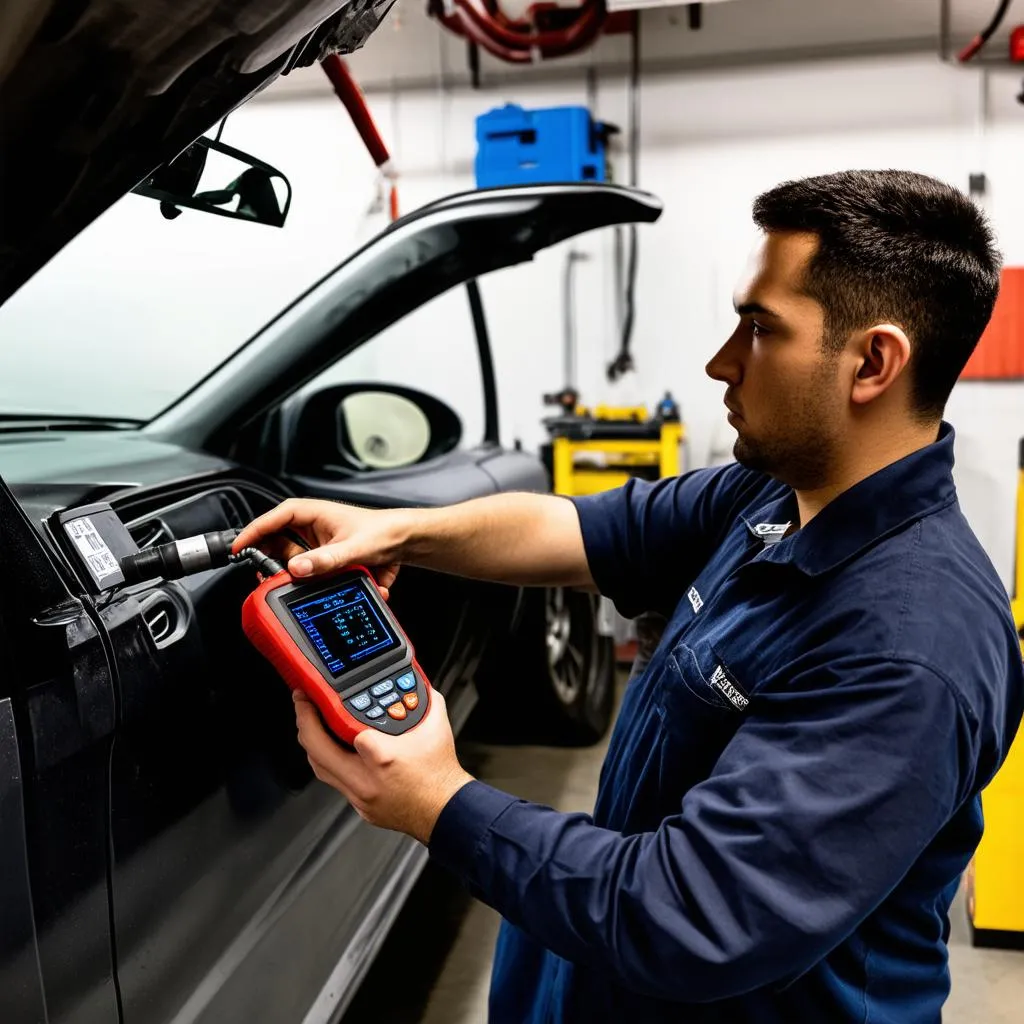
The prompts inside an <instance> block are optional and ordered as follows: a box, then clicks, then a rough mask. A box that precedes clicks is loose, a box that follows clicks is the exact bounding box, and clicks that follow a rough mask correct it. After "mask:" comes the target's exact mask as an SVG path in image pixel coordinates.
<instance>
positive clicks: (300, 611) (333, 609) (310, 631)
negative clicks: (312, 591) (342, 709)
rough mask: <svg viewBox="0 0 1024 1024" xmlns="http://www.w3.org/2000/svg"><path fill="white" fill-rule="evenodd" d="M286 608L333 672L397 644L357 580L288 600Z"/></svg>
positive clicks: (350, 667)
mask: <svg viewBox="0 0 1024 1024" xmlns="http://www.w3.org/2000/svg"><path fill="white" fill-rule="evenodd" d="M288 610H289V611H290V612H291V613H292V615H293V616H294V617H295V621H296V622H297V623H298V624H299V625H300V626H301V627H302V628H303V629H304V630H305V632H306V636H308V637H309V639H310V642H311V643H312V644H313V647H314V648H316V650H317V652H318V653H319V655H320V657H321V659H322V660H323V663H324V665H325V666H326V667H327V671H328V672H330V673H331V675H333V676H340V675H341V674H342V673H343V672H348V671H349V670H350V669H353V668H357V667H358V666H360V665H363V664H365V663H366V662H368V661H371V660H372V659H373V658H375V657H376V656H377V655H378V654H383V653H384V652H385V651H390V650H391V649H392V648H393V647H397V646H398V638H397V637H396V636H395V634H394V633H393V632H392V631H391V628H390V627H389V626H388V624H387V622H386V621H385V619H384V616H382V615H381V613H380V612H379V611H378V609H377V606H376V605H375V604H374V602H373V601H372V600H371V599H370V596H369V594H368V593H367V592H366V590H365V588H364V584H363V583H361V582H355V583H347V584H345V585H344V586H342V587H339V588H338V589H337V590H334V591H331V592H330V593H327V594H318V595H317V596H316V597H313V598H309V599H304V598H299V599H298V600H297V601H290V602H288Z"/></svg>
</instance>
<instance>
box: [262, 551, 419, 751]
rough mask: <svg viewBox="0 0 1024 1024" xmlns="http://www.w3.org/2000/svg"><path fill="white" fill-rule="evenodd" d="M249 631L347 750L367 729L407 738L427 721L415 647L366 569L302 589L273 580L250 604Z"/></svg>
mask: <svg viewBox="0 0 1024 1024" xmlns="http://www.w3.org/2000/svg"><path fill="white" fill-rule="evenodd" d="M242 628H243V629H244V630H245V634H246V636H247V637H248V638H249V640H250V642H251V643H252V644H253V646H254V647H255V648H256V649H257V650H258V651H259V652H260V653H261V654H262V655H263V656H264V657H265V658H266V659H267V660H268V661H269V662H270V663H271V664H272V665H273V666H274V668H276V669H277V671H278V673H279V674H280V676H281V677H282V678H283V679H284V681H285V682H286V683H287V684H288V685H289V686H290V687H292V689H299V690H302V692H303V693H305V694H306V696H308V697H309V698H310V700H312V701H313V703H314V704H315V705H316V706H317V708H319V710H320V714H321V716H322V718H323V720H324V722H325V724H326V725H327V726H328V728H329V729H330V730H331V731H332V732H333V733H334V734H335V736H337V738H338V739H340V740H341V741H342V742H343V743H347V744H348V745H350V746H351V745H352V743H353V741H354V740H355V738H356V735H357V734H358V733H360V732H361V731H362V730H364V729H378V730H379V731H381V732H386V733H390V734H391V735H393V736H397V735H400V734H402V733H405V732H408V731H409V730H410V729H413V728H415V727H416V726H417V725H418V724H419V723H420V722H421V721H422V720H423V716H424V715H425V714H426V713H427V709H428V707H429V705H430V685H429V683H428V682H427V678H426V676H425V675H424V674H423V670H422V669H421V668H420V666H419V665H418V664H417V662H416V655H415V652H414V651H413V648H412V644H411V643H410V642H409V638H408V637H407V636H406V635H405V633H404V632H403V630H402V627H401V626H399V624H398V620H397V619H396V618H395V616H394V614H393V613H392V612H391V610H390V608H389V607H388V605H387V602H386V601H385V600H384V598H383V596H382V595H381V593H380V591H379V590H378V589H377V584H376V582H375V581H374V579H373V577H372V576H371V574H370V573H369V571H368V570H366V569H364V568H362V567H361V566H352V567H350V568H348V569H346V570H344V571H342V572H340V573H336V574H333V575H331V576H330V577H321V578H319V579H316V580H313V581H305V582H302V583H296V582H295V581H294V580H293V579H292V577H291V576H290V575H289V574H288V573H287V572H279V573H277V574H276V575H274V576H271V577H270V578H269V579H267V580H264V582H263V583H262V584H260V586H259V587H258V588H257V589H256V590H254V591H253V592H252V593H251V594H250V595H249V596H248V597H247V598H246V599H245V603H244V604H243V605H242Z"/></svg>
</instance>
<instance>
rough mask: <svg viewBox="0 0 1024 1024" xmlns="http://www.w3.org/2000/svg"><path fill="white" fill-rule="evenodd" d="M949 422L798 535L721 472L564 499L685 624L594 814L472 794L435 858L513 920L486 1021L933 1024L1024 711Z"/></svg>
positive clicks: (606, 769) (746, 481) (669, 636)
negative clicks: (962, 889)
mask: <svg viewBox="0 0 1024 1024" xmlns="http://www.w3.org/2000/svg"><path fill="white" fill-rule="evenodd" d="M952 467H953V431H952V428H950V427H949V426H948V424H943V426H942V428H941V433H940V436H939V439H938V440H937V442H936V443H935V444H932V445H930V446H928V447H927V448H925V449H922V450H921V451H919V452H916V453H914V454H912V455H910V456H908V457H907V458H905V459H902V460H900V461H899V462H896V463H894V464H893V465H891V466H888V467H887V468H885V469H883V470H882V471H880V472H878V473H876V474H875V475H874V476H872V477H870V478H868V479H866V480H864V481H863V482H861V483H859V484H857V485H856V486H855V487H853V488H851V489H850V490H848V491H846V492H845V493H843V494H842V495H840V496H839V497H838V498H837V499H836V500H834V501H833V502H832V503H830V504H829V505H828V506H826V507H825V509H824V510H823V511H822V512H821V513H819V514H818V515H817V516H816V517H815V518H814V519H813V520H811V522H810V523H809V524H808V525H807V526H806V527H804V528H803V529H800V530H796V531H790V532H789V534H788V535H785V534H786V524H788V523H791V522H796V520H797V519H798V512H797V508H796V502H795V497H794V495H793V493H792V491H790V490H789V489H788V488H787V487H785V486H784V485H782V484H779V483H777V482H775V481H773V480H772V479H770V478H769V477H766V476H764V475H761V474H758V473H755V472H752V471H749V470H746V469H744V468H742V467H740V466H739V465H735V464H733V465H729V466H726V467H719V468H714V469H710V470H698V471H695V472H692V473H690V474H688V475H686V476H683V477H679V478H677V479H671V480H665V481H660V482H658V483H655V484H650V483H644V482H639V481H634V482H631V483H629V484H627V485H626V486H625V487H624V488H621V489H618V490H615V491H612V492H607V493H604V494H600V495H595V496H592V497H587V498H581V499H574V500H575V501H576V505H577V508H578V513H579V519H580V524H581V527H582V531H583V540H584V544H585V548H586V553H587V558H588V561H589V565H590V569H591V572H592V575H593V577H594V580H595V582H596V583H597V585H598V588H599V589H600V590H601V592H602V593H604V594H606V595H608V596H609V597H611V598H612V599H613V600H614V601H615V603H616V605H617V607H618V608H619V609H620V610H621V611H622V612H623V613H624V614H625V615H627V616H633V615H636V614H637V613H638V612H640V611H641V610H644V609H655V610H662V611H664V612H665V613H666V614H668V615H670V619H669V624H668V627H667V629H666V631H665V633H664V636H663V637H662V641H661V643H660V645H659V647H658V649H657V651H656V652H655V654H654V656H653V658H652V660H651V662H650V664H649V666H648V667H647V669H646V670H645V671H644V672H643V673H641V674H640V675H639V676H638V677H637V678H635V679H634V680H633V681H632V682H630V684H629V685H628V686H627V688H626V692H625V695H624V698H623V704H622V708H621V711H620V714H619V717H618V720H617V722H616V725H615V728H614V731H613V734H612V736H611V740H610V745H609V750H608V754H607V757H606V760H605V763H604V766H603V768H602V772H601V779H600V789H599V792H598V796H597V803H596V806H595V808H594V813H593V816H592V817H591V816H588V815H585V814H564V813H559V812H557V811H554V810H552V809H550V808H546V807H542V806H539V805H536V804H532V803H528V802H526V801H523V800H519V799H516V798H515V797H512V796H509V795H508V794H505V793H501V792H499V791H497V790H495V789H493V788H492V787H490V786H488V785H486V784H484V783H481V782H478V781H475V782H471V783H469V784H468V785H467V786H465V787H464V788H463V789H462V790H461V791H460V792H459V793H458V794H456V796H455V797H454V798H453V799H452V800H451V801H450V802H449V804H448V805H447V806H446V807H445V809H444V811H443V812H442V814H441V817H440V818H439V820H438V822H437V825H436V827H435V830H434V833H433V835H432V837H431V841H430V850H431V855H432V857H433V858H434V859H435V860H436V861H437V862H439V863H441V864H443V865H445V866H446V867H447V868H449V869H450V870H452V871H454V872H455V873H456V874H457V875H458V877H459V878H460V879H461V880H462V881H463V883H464V884H465V885H466V886H467V887H468V888H469V890H470V891H471V892H472V893H473V894H474V895H475V896H477V897H478V898H479V899H481V900H483V901H484V902H485V903H487V904H489V905H490V906H492V907H494V908H495V909H496V910H498V911H499V912H500V913H501V914H502V915H503V917H504V918H505V924H504V925H503V929H502V933H501V936H500V939H499V942H498V948H497V951H496V955H495V963H494V970H493V977H492V985H491V997H490V1015H491V1016H490V1019H491V1021H492V1024H526V1022H529V1024H541V1022H543V1024H554V1022H563V1021H564V1022H569V1021H572V1022H580V1024H594V1022H598V1021H615V1022H623V1024H641V1022H643V1024H647V1022H660V1021H673V1022H687V1024H691V1022H692V1024H702V1022H710V1021H715V1022H723V1024H745V1022H751V1024H753V1022H757V1024H769V1022H771V1024H802V1022H818V1021H821V1022H828V1024H841V1022H854V1021H856V1022H858V1024H862V1022H872V1024H875V1022H887V1024H924V1022H929V1024H931V1022H937V1021H939V1019H940V1008H941V1005H942V1003H943V1001H944V999H945V997H946V995H947V994H948V990H949V973H948V968H947V953H946V944H945V940H946V938H947V936H948V928H949V925H948V919H947V911H948V909H949V905H950V902H951V900H952V899H953V896H954V894H955V891H956V887H957V883H958V880H959V878H960V876H961V873H962V872H963V870H964V868H965V866H966V865H967V863H968V861H969V859H970V857H971V854H972V851H973V850H974V848H975V846H976V845H977V843H978V840H979V837H980V836H981V832H982V815H981V802H980V799H979V791H980V790H981V789H982V788H983V787H984V785H985V784H986V783H987V782H988V781H989V780H990V779H991V778H992V776H993V775H994V774H995V772H996V770H997V768H998V766H999V765H1000V764H1001V762H1002V760H1003V759H1004V757H1005V755H1006V753H1007V750H1008V747H1009V745H1010V743H1011V741H1012V739H1013V736H1014V733H1015V732H1016V728H1017V725H1018V723H1019V721H1020V718H1021V712H1022V702H1024V672H1022V663H1021V653H1020V648H1019V643H1018V638H1017V636H1016V633H1015V630H1014V624H1013V620H1012V618H1011V615H1010V612H1009V602H1008V600H1007V595H1006V591H1005V589H1004V587H1003V585H1002V583H1001V582H1000V580H999V577H998V576H997V574H996V572H995V570H994V569H993V567H992V565H991V563H990V561H989V559H988V557H987V556H986V554H985V552H984V551H983V550H982V548H981V546H980V544H979V543H978V541H977V540H976V538H975V537H974V534H973V533H972V531H971V529H970V528H969V526H968V525H967V522H966V520H965V519H964V517H963V515H962V513H961V511H960V508H959V505H958V502H957V498H956V491H955V487H954V484H953V477H952Z"/></svg>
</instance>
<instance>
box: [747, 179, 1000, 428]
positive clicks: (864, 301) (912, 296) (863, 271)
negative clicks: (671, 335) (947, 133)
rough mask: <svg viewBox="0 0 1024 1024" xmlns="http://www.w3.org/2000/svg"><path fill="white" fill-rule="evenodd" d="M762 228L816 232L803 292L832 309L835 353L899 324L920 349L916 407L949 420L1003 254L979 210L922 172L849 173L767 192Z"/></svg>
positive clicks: (915, 354)
mask: <svg viewBox="0 0 1024 1024" xmlns="http://www.w3.org/2000/svg"><path fill="white" fill-rule="evenodd" d="M754 222H755V223H756V224H757V225H758V226H759V227H760V228H762V229H763V230H765V231H808V232H813V233H814V234H816V235H817V236H818V238H819V245H818V249H817V252H816V253H815V255H814V257H813V258H812V260H811V262H810V265H809V266H808V268H807V273H806V276H805V279H804V282H803V290H804V292H805V293H806V294H807V295H809V296H810V297H811V298H813V299H815V300H816V301H817V302H819V303H820V304H821V306H822V308H823V309H824V312H825V339H824V343H825V347H826V349H828V350H831V351H836V350H838V349H840V348H841V347H842V345H843V344H844V343H845V341H846V339H847V337H848V336H849V334H850V332H851V331H855V330H858V329H860V328H865V327H870V326H871V325H872V324H875V323H883V322H888V323H895V324H898V325H899V326H900V327H902V328H903V330H904V331H906V333H907V336H908V337H909V339H910V344H911V358H910V364H909V370H910V373H911V396H912V402H913V407H914V411H915V412H916V413H917V414H918V415H919V416H921V417H922V418H926V419H931V418H937V417H939V416H941V415H942V412H943V409H944V408H945V405H946V400H947V399H948V398H949V393H950V392H951V391H952V390H953V385H954V384H955V383H956V380H957V378H958V377H959V376H960V373H961V371H962V370H963V368H964V366H965V365H966V363H967V360H968V359H969V358H970V356H971V353H972V352H973V351H974V347H975V345H977V343H978V339H979V338H980V337H981V335H982V332H983V331H984V330H985V326H986V324H987V323H988V321H989V318H990V317H991V315H992V307H993V306H994V305H995V301H996V295H997V294H998V291H999V273H1000V269H1001V263H1002V258H1001V256H1000V254H999V252H998V251H997V250H996V247H995V242H994V239H993V235H992V231H991V229H990V228H989V226H988V223H987V220H986V218H985V216H984V215H983V214H982V213H981V211H980V210H979V209H978V208H977V207H976V206H975V204H974V203H973V202H972V201H971V200H970V199H969V198H968V197H967V196H965V195H964V194H963V193H962V192H960V191H959V190H958V189H956V188H953V187H952V186H951V185H947V184H945V183H943V182H941V181H937V180H936V179H934V178H929V177H927V176H926V175H923V174H914V173H912V172H910V171H843V172H841V173H838V174H825V175H821V176H819V177H813V178H803V179H801V180H799V181H788V182H785V183H783V184H781V185H778V186H777V187H775V188H773V189H771V190H770V191H768V192H765V193H764V194H763V195H760V196H758V198H757V199H756V200H755V201H754Z"/></svg>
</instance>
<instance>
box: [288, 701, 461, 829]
mask: <svg viewBox="0 0 1024 1024" xmlns="http://www.w3.org/2000/svg"><path fill="white" fill-rule="evenodd" d="M293 699H294V701H295V720H296V722H297V723H298V727H299V743H301V744H302V746H303V748H304V749H305V751H306V753H307V754H308V755H309V763H310V764H311V765H312V766H313V771H314V773H315V774H316V777H317V778H318V779H320V781H321V782H326V783H327V784H328V785H329V786H333V787H334V788H335V789H336V790H337V791H338V792H339V793H341V795H342V796H343V797H345V799H346V800H348V802H349V803H350V804H352V806H353V807H354V808H355V809H356V811H357V812H358V813H359V815H360V817H362V818H364V819H365V820H366V821H368V822H370V823H371V824H372V825H378V826H380V827H381V828H387V829H391V830H393V831H395V832H404V833H406V835H410V836H412V837H413V838H414V839H418V840H419V841H420V842H421V843H424V844H426V843H428V842H429V841H430V835H431V833H432V832H433V830H434V824H435V823H436V822H437V819H438V816H439V815H440V813H441V811H442V810H443V809H444V806H445V804H447V803H448V801H449V800H450V799H451V798H452V797H453V796H454V795H455V794H456V793H457V792H458V791H459V790H460V789H462V787H463V786H464V785H465V784H466V783H467V782H471V781H472V779H473V776H471V775H470V774H469V773H468V772H466V771H464V770H463V768H462V765H460V764H459V759H458V757H456V754H455V737H454V736H453V735H452V727H451V724H450V722H449V721H448V712H447V710H446V708H445V702H444V697H442V696H441V694H440V693H438V692H437V691H436V690H432V691H431V694H430V708H429V710H428V711H427V714H426V715H425V716H424V717H423V720H422V721H421V722H420V724H419V725H417V726H416V728H414V729H410V730H409V731H408V732H407V733H403V734H402V735H401V736H388V735H387V734H386V733H382V732H377V731H376V730H374V729H364V730H363V731H362V732H361V733H359V735H358V736H357V737H356V740H355V752H354V753H353V752H352V751H349V750H345V749H344V748H342V747H340V746H339V745H338V744H337V743H336V742H335V741H334V740H333V739H331V737H330V735H329V734H328V733H327V731H326V730H325V729H324V727H323V725H322V723H321V721H320V716H319V715H318V714H317V710H316V706H315V705H314V704H313V703H312V702H311V701H310V700H309V698H308V697H306V695H305V694H304V693H302V692H301V691H300V690H295V691H294V693H293Z"/></svg>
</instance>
